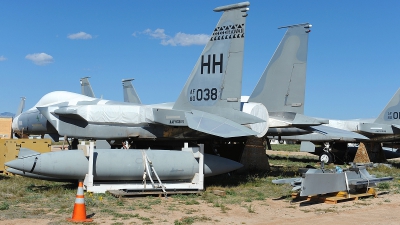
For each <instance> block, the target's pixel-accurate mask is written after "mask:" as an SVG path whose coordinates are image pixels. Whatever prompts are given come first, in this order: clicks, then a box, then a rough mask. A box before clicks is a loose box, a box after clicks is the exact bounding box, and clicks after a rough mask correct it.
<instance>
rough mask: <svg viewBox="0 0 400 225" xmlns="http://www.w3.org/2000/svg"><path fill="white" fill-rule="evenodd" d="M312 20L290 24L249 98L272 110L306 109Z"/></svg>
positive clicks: (291, 110) (301, 110)
mask: <svg viewBox="0 0 400 225" xmlns="http://www.w3.org/2000/svg"><path fill="white" fill-rule="evenodd" d="M310 27H311V24H309V23H302V24H297V25H291V26H285V27H280V28H288V30H287V31H286V33H285V35H284V36H283V38H282V41H281V42H280V44H279V46H278V48H277V49H276V50H275V53H274V55H273V56H272V58H271V60H270V61H269V63H268V65H267V68H266V69H265V71H264V73H263V75H262V76H261V78H260V80H259V81H258V83H257V85H256V87H255V89H254V91H253V93H252V94H251V96H250V98H249V100H248V101H249V102H259V103H262V104H264V105H265V106H266V108H267V109H268V111H269V112H294V113H301V114H303V113H304V99H305V97H304V96H305V86H306V67H307V52H308V34H309V33H310V29H309V28H310ZM280 28H279V29H280Z"/></svg>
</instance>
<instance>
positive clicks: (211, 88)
mask: <svg viewBox="0 0 400 225" xmlns="http://www.w3.org/2000/svg"><path fill="white" fill-rule="evenodd" d="M248 6H249V3H248V2H244V3H239V4H233V5H228V6H223V7H217V8H215V9H214V11H215V12H223V15H222V17H221V19H220V21H219V23H218V24H217V26H216V27H215V28H214V32H213V33H212V36H211V39H210V41H209V42H208V44H207V45H206V47H205V48H204V50H203V52H202V53H201V55H200V57H199V59H198V61H197V63H196V65H195V67H194V69H193V71H192V73H191V75H190V77H189V79H188V81H187V82H186V84H185V86H184V88H183V90H182V92H181V94H180V96H179V97H178V99H177V101H176V102H175V103H164V104H157V105H142V104H134V103H123V102H115V101H108V100H103V99H97V98H91V97H88V96H83V95H80V94H75V93H71V92H65V91H58V92H52V93H49V94H47V95H45V96H44V97H42V99H41V100H40V101H39V102H38V103H37V104H36V105H35V106H34V107H33V108H32V109H30V110H28V111H27V112H26V113H25V115H22V114H21V115H20V116H19V117H18V118H16V122H15V123H13V127H14V128H15V129H16V130H18V129H25V130H26V131H27V132H28V131H29V132H35V131H36V130H35V128H34V127H32V126H31V125H32V123H31V122H30V121H31V120H32V118H33V117H37V118H39V119H41V118H42V117H44V119H43V121H47V122H48V124H49V125H51V126H47V125H48V124H47V123H46V124H41V127H43V128H48V129H49V130H51V129H53V128H54V131H55V132H54V133H57V134H58V135H60V136H67V137H75V138H90V139H126V138H133V139H143V140H149V139H151V140H153V139H161V140H163V139H164V140H165V139H172V140H176V139H178V140H180V139H189V140H190V139H201V138H204V137H210V135H211V136H216V137H222V138H231V137H243V136H249V135H257V136H264V135H265V133H266V131H267V130H268V124H267V122H266V121H267V118H266V117H267V116H268V112H267V110H266V108H265V107H264V106H263V105H262V104H259V103H247V104H245V106H243V107H242V106H241V103H240V95H241V79H242V64H243V50H244V37H245V25H246V17H247V10H248V8H247V7H248ZM27 117H29V118H27ZM39 119H38V121H40V120H39ZM46 119H47V120H46Z"/></svg>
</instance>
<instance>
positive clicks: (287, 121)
mask: <svg viewBox="0 0 400 225" xmlns="http://www.w3.org/2000/svg"><path fill="white" fill-rule="evenodd" d="M269 117H270V118H271V119H273V120H275V123H276V124H281V126H293V127H302V126H318V125H321V124H325V123H327V122H328V121H326V120H321V119H317V118H313V117H308V116H305V115H303V114H299V113H294V112H270V113H269ZM278 122H279V123H278ZM271 126H272V125H271ZM278 126H279V125H276V126H275V127H278Z"/></svg>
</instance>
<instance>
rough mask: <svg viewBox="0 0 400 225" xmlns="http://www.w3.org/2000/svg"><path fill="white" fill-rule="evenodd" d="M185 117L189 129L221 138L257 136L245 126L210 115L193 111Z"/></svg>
mask: <svg viewBox="0 0 400 225" xmlns="http://www.w3.org/2000/svg"><path fill="white" fill-rule="evenodd" d="M185 115H186V120H187V123H188V126H189V127H190V128H191V129H193V130H197V131H201V132H204V133H207V134H212V135H215V136H219V137H223V138H230V137H241V136H250V135H257V132H255V131H253V130H250V129H249V128H247V127H245V126H242V125H240V124H238V123H235V122H233V121H231V120H228V119H225V118H223V117H220V116H216V115H212V114H210V113H206V112H202V111H197V110H193V111H192V112H186V113H185Z"/></svg>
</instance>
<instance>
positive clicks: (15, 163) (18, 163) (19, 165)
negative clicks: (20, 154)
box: [4, 159, 24, 170]
mask: <svg viewBox="0 0 400 225" xmlns="http://www.w3.org/2000/svg"><path fill="white" fill-rule="evenodd" d="M4 165H5V166H8V167H11V168H14V169H17V170H23V169H24V160H23V159H15V160H12V161H9V162H6V163H5V164H4Z"/></svg>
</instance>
